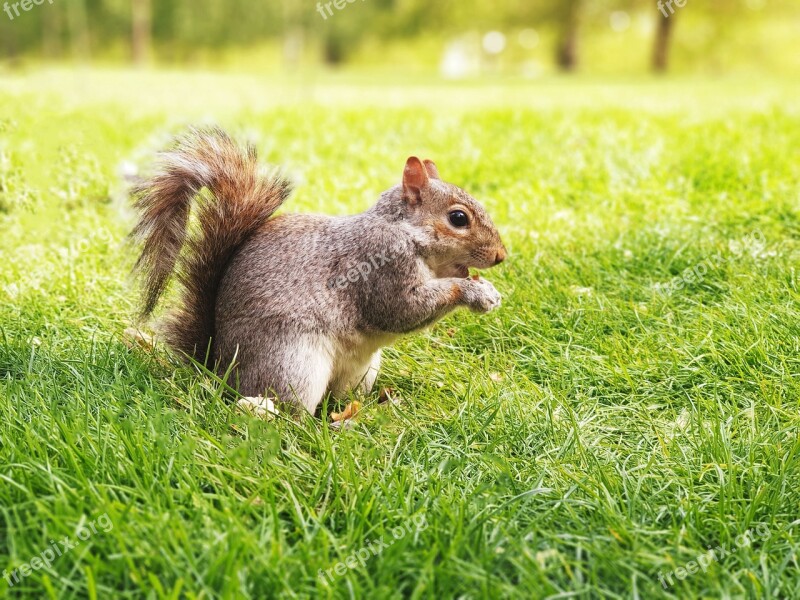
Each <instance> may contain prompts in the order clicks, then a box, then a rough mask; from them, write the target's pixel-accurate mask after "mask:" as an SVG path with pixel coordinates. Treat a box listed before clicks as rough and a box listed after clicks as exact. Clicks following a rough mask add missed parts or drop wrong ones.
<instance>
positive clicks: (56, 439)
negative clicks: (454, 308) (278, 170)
mask: <svg viewBox="0 0 800 600" xmlns="http://www.w3.org/2000/svg"><path fill="white" fill-rule="evenodd" d="M53 77H54V79H52V80H49V79H46V78H44V77H43V76H40V75H37V74H32V75H30V76H29V77H23V78H11V77H5V78H4V79H3V81H2V87H3V88H4V89H5V90H6V91H5V92H4V93H2V94H0V115H3V116H2V117H1V118H0V232H2V236H0V261H2V265H3V267H2V271H0V569H7V570H9V571H10V570H12V569H15V568H19V567H20V565H21V564H22V563H29V562H30V560H31V558H32V557H34V556H37V555H40V554H41V553H42V552H43V551H44V550H46V548H48V547H49V546H50V544H51V540H60V539H61V538H63V537H64V536H70V537H72V538H73V539H76V538H75V536H76V534H77V532H78V531H82V530H81V528H82V527H85V526H87V524H88V522H89V521H92V520H96V519H98V518H99V517H102V515H105V514H107V515H108V518H109V519H110V522H111V523H112V525H113V527H112V528H111V529H110V530H108V531H103V530H101V529H97V532H96V533H94V534H92V535H90V536H89V537H88V539H87V540H85V541H82V542H81V543H80V545H78V547H77V548H74V549H72V550H70V551H69V552H67V553H65V554H64V555H63V556H61V557H58V558H57V559H56V560H55V561H54V562H52V564H51V566H50V567H49V568H45V569H39V570H36V571H33V572H32V574H31V575H30V576H29V577H27V578H25V579H23V580H22V581H21V582H19V583H17V584H16V585H14V586H13V587H9V586H8V584H7V582H6V580H4V579H0V596H8V597H11V598H22V597H25V598H27V597H52V598H73V597H75V598H85V597H90V598H95V597H96V598H109V597H130V598H134V597H137V598H138V597H149V598H166V597H172V598H178V597H186V598H198V597H204V598H216V597H226V598H268V597H284V598H307V597H314V598H328V597H330V598H345V597H353V598H358V597H363V598H405V597H414V598H437V599H438V598H454V597H461V598H502V597H507V598H531V597H545V596H550V597H581V598H597V597H605V598H627V597H639V598H658V597H675V598H690V597H754V598H755V597H758V598H761V597H769V598H790V597H797V596H798V595H800V583H798V582H800V568H798V558H797V555H798V550H800V542H799V541H798V535H797V532H798V525H800V522H799V521H798V519H800V510H799V509H798V507H800V437H799V436H798V432H800V429H799V426H800V303H799V301H800V292H799V291H798V287H799V286H800V272H799V271H798V265H799V264H800V263H798V258H800V203H799V201H800V161H799V160H798V158H800V155H799V154H798V148H800V128H798V127H797V118H798V112H797V101H796V98H797V97H798V95H797V91H798V90H797V87H796V86H794V87H792V86H787V85H784V84H778V83H770V82H763V83H762V85H760V86H759V87H757V88H751V87H748V86H746V85H743V84H742V85H740V84H737V83H736V82H725V81H723V82H718V83H717V84H714V85H712V84H708V83H699V82H695V83H693V82H691V81H683V82H669V81H661V82H659V81H644V82H640V83H636V82H629V83H618V84H612V85H611V86H610V87H603V86H601V85H599V84H598V83H597V82H591V81H581V80H578V81H575V82H566V81H558V80H548V81H544V82H541V83H539V84H515V83H513V82H508V83H505V84H502V86H501V87H499V88H488V87H481V86H480V85H478V84H477V83H475V84H468V85H438V84H434V83H429V84H426V85H421V84H419V85H414V86H409V88H408V90H407V94H404V93H403V91H402V87H401V86H400V85H399V83H398V82H393V83H394V88H393V89H392V90H386V89H385V88H383V87H381V86H378V85H372V84H370V83H369V82H360V83H358V84H354V83H348V82H344V81H340V80H333V81H323V82H317V83H316V84H315V83H313V82H308V81H303V80H302V78H297V79H296V80H289V79H283V80H282V83H281V84H280V85H277V86H276V88H275V89H274V90H272V89H271V88H270V86H269V85H267V84H266V83H265V82H263V81H256V80H250V79H248V78H246V77H229V76H224V75H217V76H215V75H205V76H198V75H183V74H169V75H166V74H164V75H153V74H131V73H114V72H107V73H84V74H81V75H79V76H75V79H71V77H72V76H68V75H66V74H64V73H56V74H55V75H53ZM53 81H55V82H57V83H53ZM398 90H399V92H398ZM312 93H313V94H314V97H315V98H316V101H312V99H311V96H310V94H312ZM209 121H213V122H217V123H219V124H221V125H223V126H224V127H226V128H228V129H230V130H231V131H232V132H234V133H236V134H237V135H240V136H243V137H249V138H250V139H252V140H254V141H255V142H256V143H257V145H258V147H259V149H260V151H261V154H262V158H264V159H265V160H267V161H269V162H272V163H278V164H282V165H285V166H286V167H287V169H288V172H289V174H290V176H291V178H292V179H293V180H294V181H295V182H296V183H297V188H298V189H297V192H296V194H295V196H294V197H293V198H292V200H291V201H290V203H289V209H291V210H302V211H321V212H327V213H335V214H344V213H348V212H354V211H358V210H362V209H364V208H365V207H367V206H368V205H369V204H370V203H371V202H372V201H373V200H374V199H375V197H376V196H377V194H378V193H379V192H380V191H381V190H383V189H384V188H386V187H388V186H390V185H392V184H393V183H395V182H396V181H397V180H398V179H399V177H400V174H401V169H402V166H403V164H404V161H405V158H406V157H407V156H408V155H409V154H421V155H424V156H426V157H431V158H434V159H435V160H436V162H437V164H438V165H439V168H440V171H441V173H442V175H443V176H444V177H445V178H446V179H448V180H451V181H453V182H456V183H458V184H460V185H462V186H463V187H465V188H466V189H468V190H470V191H471V192H473V193H474V195H475V196H477V197H478V198H480V199H482V200H483V201H484V202H485V204H486V206H487V207H488V209H489V211H490V213H491V214H492V215H493V216H494V217H495V221H496V222H497V223H498V226H499V228H500V229H501V233H502V235H503V236H504V239H505V241H506V245H507V246H508V248H509V250H510V252H511V257H510V259H509V260H508V261H507V262H506V263H504V264H503V265H502V266H501V267H499V268H497V269H495V270H493V271H491V272H488V273H486V276H487V277H488V278H490V279H491V280H492V281H493V282H494V283H495V285H496V286H497V288H498V289H499V290H500V292H501V293H502V294H503V296H504V304H503V307H502V308H501V309H500V310H499V311H497V312H495V313H492V314H490V315H485V316H477V315H473V314H470V313H467V312H459V313H456V314H453V315H452V316H450V317H448V318H447V319H446V320H445V321H443V322H442V323H440V324H438V325H437V326H435V327H434V328H432V329H431V330H430V331H428V332H426V333H423V334H420V335H416V336H413V337H411V338H409V339H407V340H406V341H403V342H402V343H401V344H399V345H398V346H396V347H395V348H393V349H391V350H390V351H388V352H387V354H386V360H385V363H384V367H383V370H382V373H381V375H380V378H379V386H380V387H384V386H391V387H393V388H395V390H396V391H397V395H398V396H399V397H400V399H401V400H402V401H401V403H400V404H399V405H396V406H394V405H388V404H379V403H378V395H377V393H376V394H374V395H373V396H371V397H370V398H368V399H367V408H366V409H365V411H364V413H363V415H362V417H361V419H360V422H359V425H358V426H357V428H355V429H354V430H351V431H345V432H338V431H335V430H331V429H329V428H328V425H327V424H326V423H325V422H324V421H318V420H314V419H311V418H307V419H303V420H300V421H291V420H287V419H282V420H278V421H275V422H271V423H266V422H262V421H259V420H257V419H252V418H249V417H246V416H243V415H240V414H237V413H236V412H235V411H234V410H232V409H231V407H230V406H229V405H228V404H227V403H226V401H225V400H224V399H223V398H222V397H221V394H220V393H219V391H218V390H217V389H216V387H215V385H214V383H213V381H212V380H211V379H210V378H209V377H206V376H204V375H202V374H199V373H196V372H195V371H194V370H193V369H191V368H181V369H172V368H168V367H166V366H165V365H164V364H163V363H162V362H161V361H160V360H159V357H158V356H152V355H148V354H146V353H144V352H140V351H131V350H129V349H128V348H127V347H126V346H125V344H124V343H123V341H122V331H123V330H124V329H125V327H127V326H128V325H129V324H130V321H131V316H132V314H133V313H134V310H135V293H134V289H133V287H132V285H131V281H130V277H129V270H130V267H131V264H132V261H133V256H134V251H133V250H132V249H131V248H130V247H128V246H126V245H125V243H124V237H125V235H126V233H127V231H128V229H129V228H130V226H131V223H132V215H131V213H130V210H129V208H128V204H127V200H126V198H125V194H124V184H123V183H122V181H121V178H120V174H119V172H120V167H119V165H120V164H122V163H123V162H124V161H125V162H128V163H133V164H137V165H140V166H142V167H144V166H146V165H147V164H148V162H149V160H150V159H151V157H152V152H153V151H154V150H156V149H158V148H159V147H160V146H162V145H163V144H164V143H165V142H166V140H167V139H168V138H169V136H170V135H171V134H173V133H176V132H178V131H180V129H181V127H182V126H183V125H184V124H187V123H196V122H209ZM698 265H704V266H705V272H704V273H703V274H702V275H701V276H699V277H698V276H692V275H690V273H694V272H700V271H702V270H703V269H702V268H700V267H698ZM695 268H697V269H696V270H695ZM687 269H688V270H687ZM423 518H424V520H425V521H424V523H425V525H424V526H423V527H420V528H415V527H414V526H413V522H414V521H413V520H414V519H416V520H417V521H416V522H417V523H420V522H421V519H423ZM409 525H412V526H411V527H410V531H409ZM403 526H406V533H404V534H403V535H402V537H401V538H400V539H399V540H397V541H393V538H392V530H393V528H397V527H403ZM748 530H749V531H750V532H755V531H758V532H759V535H757V536H754V538H753V542H752V543H751V544H749V545H746V546H743V547H738V546H737V544H736V543H735V541H736V536H737V535H741V534H743V533H744V532H746V531H748ZM764 532H768V533H769V535H768V536H767V535H761V534H763V533H764ZM381 537H383V539H384V541H385V542H387V543H389V542H391V543H389V545H388V547H386V548H384V549H383V550H382V552H380V553H379V554H378V555H375V556H372V555H371V556H370V558H369V559H368V560H366V562H365V564H364V565H363V566H361V565H358V566H357V567H356V568H352V569H348V570H347V571H346V573H345V574H344V575H341V576H337V575H335V572H334V577H333V581H332V582H331V581H327V582H325V581H323V580H321V579H320V578H319V577H318V572H319V570H320V569H322V570H326V569H331V568H335V565H336V564H337V563H339V562H345V561H346V560H347V557H348V556H350V555H351V554H353V553H356V552H358V551H359V550H360V549H362V548H365V547H369V545H370V544H371V545H372V547H373V548H374V547H376V546H377V544H376V543H375V542H376V541H377V540H380V539H381ZM740 540H741V538H740ZM718 546H721V547H722V548H723V549H724V550H725V556H724V557H723V558H721V559H720V560H717V561H713V562H711V563H710V564H708V565H707V570H706V571H705V573H703V572H700V573H697V574H693V575H689V576H687V577H685V578H684V579H683V580H678V578H677V577H676V576H674V575H673V583H674V585H672V586H671V587H669V589H666V590H665V589H664V588H663V587H662V585H661V583H660V582H659V574H662V575H665V574H667V573H669V572H673V571H675V570H676V569H678V568H680V567H685V566H686V564H687V563H688V562H689V561H693V560H696V558H697V557H698V555H701V554H703V553H704V552H707V549H708V548H709V547H711V548H715V547H718ZM362 555H363V553H362Z"/></svg>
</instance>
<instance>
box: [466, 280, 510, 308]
mask: <svg viewBox="0 0 800 600" xmlns="http://www.w3.org/2000/svg"><path fill="white" fill-rule="evenodd" d="M464 283H465V284H466V285H465V286H464V287H465V289H464V300H465V301H466V303H467V306H469V308H470V310H472V311H473V312H478V313H488V312H489V311H492V310H494V309H495V308H497V307H498V306H500V299H501V297H500V292H498V291H497V290H496V289H495V287H494V286H493V285H492V283H491V282H490V281H487V280H486V279H467V280H465V282H464Z"/></svg>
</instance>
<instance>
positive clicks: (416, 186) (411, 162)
mask: <svg viewBox="0 0 800 600" xmlns="http://www.w3.org/2000/svg"><path fill="white" fill-rule="evenodd" d="M426 185H428V172H427V171H426V170H425V166H424V165H423V164H422V161H421V160H420V159H418V158H417V157H416V156H412V157H410V158H409V159H408V160H407V161H406V168H405V169H403V196H404V197H405V199H406V200H407V201H408V203H409V204H411V205H414V204H417V203H418V202H420V200H422V188H424V187H425V186H426Z"/></svg>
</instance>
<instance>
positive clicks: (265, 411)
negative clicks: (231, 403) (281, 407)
mask: <svg viewBox="0 0 800 600" xmlns="http://www.w3.org/2000/svg"><path fill="white" fill-rule="evenodd" d="M236 406H238V407H239V408H240V409H242V410H243V411H244V412H247V413H250V414H251V415H253V416H254V417H261V418H262V419H263V418H265V417H267V416H271V415H277V414H280V413H279V412H278V409H277V408H275V403H274V402H273V401H272V400H270V399H269V398H264V396H248V397H246V398H241V399H240V400H239V401H238V402H237V403H236Z"/></svg>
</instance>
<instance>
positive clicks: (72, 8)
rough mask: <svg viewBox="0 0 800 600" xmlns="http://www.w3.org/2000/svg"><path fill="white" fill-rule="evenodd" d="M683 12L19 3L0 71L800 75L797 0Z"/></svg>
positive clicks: (8, 8) (521, 4)
mask: <svg viewBox="0 0 800 600" xmlns="http://www.w3.org/2000/svg"><path fill="white" fill-rule="evenodd" d="M678 2H679V3H680V4H682V5H683V7H681V6H679V4H677V3H676V2H675V1H674V0H673V1H672V2H669V3H667V4H664V3H663V2H662V3H661V5H660V7H659V5H658V3H657V2H656V1H655V0H616V1H614V0H544V1H542V2H530V1H528V0H498V1H491V2H489V1H480V2H479V1H477V0H438V1H436V2H431V1H428V0H355V1H353V0H350V1H348V0H336V2H320V3H316V2H314V1H312V0H270V1H263V2H251V1H249V0H247V1H246V0H229V1H220V0H160V1H158V2H154V1H152V0H133V1H132V2H131V1H130V0H39V4H36V3H35V2H34V0H23V1H22V2H19V0H15V1H14V2H8V3H6V4H4V6H3V8H4V10H3V12H2V13H0V49H1V51H2V59H3V60H2V63H3V68H4V69H7V70H18V69H28V68H33V67H35V66H39V65H42V64H45V63H48V64H52V63H71V64H76V65H87V64H89V65H95V66H109V65H128V64H135V65H139V66H155V67H170V68H181V69H197V68H209V69H215V70H219V69H233V70H242V71H275V70H281V69H282V70H287V71H295V70H297V69H318V68H329V69H363V70H368V69H376V68H380V69H387V68H388V69H391V70H393V71H404V72H414V73H418V74H438V75H441V76H442V77H444V78H448V79H464V78H472V77H477V76H492V77H520V78H526V79H536V78H540V77H544V76H546V75H548V74H550V73H553V72H556V71H563V72H580V73H587V74H604V75H633V74H644V73H647V72H648V71H657V72H664V71H668V72H672V73H679V74H701V75H706V76H719V75H723V74H737V73H758V74H762V75H763V74H767V73H768V74H775V75H790V74H795V75H796V74H797V73H798V71H800V50H799V45H798V37H800V2H798V0H678ZM25 8H27V9H28V10H25ZM665 15H666V17H665Z"/></svg>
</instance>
